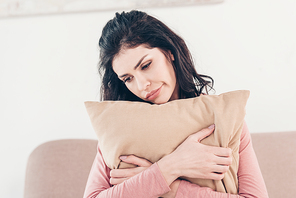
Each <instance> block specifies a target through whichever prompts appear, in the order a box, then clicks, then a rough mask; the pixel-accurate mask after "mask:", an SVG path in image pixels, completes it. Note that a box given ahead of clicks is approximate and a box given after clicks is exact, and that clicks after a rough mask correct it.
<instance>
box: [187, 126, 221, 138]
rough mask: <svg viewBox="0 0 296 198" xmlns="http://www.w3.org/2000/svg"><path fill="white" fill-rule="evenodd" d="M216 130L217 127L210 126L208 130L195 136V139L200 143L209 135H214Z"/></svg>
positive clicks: (203, 130) (201, 131) (205, 129)
mask: <svg viewBox="0 0 296 198" xmlns="http://www.w3.org/2000/svg"><path fill="white" fill-rule="evenodd" d="M214 130H215V125H214V124H212V125H211V126H209V127H208V128H204V129H202V130H200V131H198V132H196V133H195V134H193V135H192V136H193V138H194V139H195V140H196V141H198V142H200V141H202V140H203V139H204V138H206V137H208V136H209V135H211V134H212V133H213V131H214Z"/></svg>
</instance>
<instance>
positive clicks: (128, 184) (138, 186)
mask: <svg viewBox="0 0 296 198" xmlns="http://www.w3.org/2000/svg"><path fill="white" fill-rule="evenodd" d="M99 46H100V65H99V66H100V72H101V75H102V77H103V79H102V87H101V94H102V95H101V96H102V99H103V100H128V101H143V102H149V103H152V104H164V103H166V102H168V101H172V100H176V99H182V98H192V97H198V96H199V95H201V94H207V93H208V90H209V89H212V85H213V80H212V78H211V77H209V76H205V75H200V74H197V72H196V71H195V69H194V65H193V62H192V58H191V55H190V52H189V50H188V48H187V46H186V44H185V42H184V40H183V39H182V38H180V37H179V36H178V35H176V34H175V33H174V32H173V31H171V30H170V29H169V28H168V27H167V26H166V25H164V24H163V23H162V22H160V21H159V20H157V19H155V18H154V17H151V16H149V15H147V14H146V13H144V12H139V11H131V12H128V13H125V12H123V13H121V14H118V13H117V14H116V16H115V17H114V18H113V19H112V20H110V21H109V22H108V23H107V24H106V26H105V27H104V29H103V31H102V36H101V38H100V41H99ZM128 113H129V112H127V116H128ZM214 128H215V126H214V125H212V126H209V127H208V128H206V129H203V130H201V131H199V132H197V133H195V134H193V135H191V136H189V137H188V138H187V139H186V140H185V141H184V142H183V143H182V144H181V145H180V146H179V147H178V148H177V149H176V150H175V151H174V152H172V153H171V154H169V155H167V156H165V157H164V158H162V159H161V160H159V161H158V162H156V163H154V164H152V163H151V162H149V161H147V160H145V159H142V158H138V157H136V156H133V155H130V156H121V157H120V159H121V160H122V161H124V162H126V163H131V164H135V165H137V167H136V168H130V169H115V170H110V169H109V168H108V167H107V166H106V164H105V163H104V160H103V158H102V154H101V152H100V148H99V147H98V153H97V156H96V159H95V161H94V164H93V166H92V169H91V172H90V175H89V179H88V182H87V186H86V190H85V195H84V197H87V198H89V197H192V198H194V197H196V198H197V197H260V198H263V197H268V195H267V191H266V187H265V184H264V181H263V178H262V175H261V172H260V169H259V166H258V163H257V159H256V156H255V154H254V151H253V149H252V145H251V139H250V134H249V131H248V129H247V126H246V125H245V126H244V128H243V132H242V135H241V143H240V150H239V159H240V161H239V164H240V165H239V170H238V181H239V192H238V195H231V194H227V193H220V192H215V191H213V190H212V189H210V188H207V187H200V186H198V185H196V184H192V183H190V182H188V181H185V180H180V179H178V178H179V177H180V176H185V177H186V176H187V177H192V178H204V179H213V180H221V179H222V178H223V177H224V173H225V172H227V170H228V168H229V165H230V164H231V157H230V154H231V150H230V149H229V148H220V147H211V146H206V145H202V144H201V143H199V141H200V140H202V139H203V138H205V137H207V136H208V135H210V134H211V133H212V132H213V131H214Z"/></svg>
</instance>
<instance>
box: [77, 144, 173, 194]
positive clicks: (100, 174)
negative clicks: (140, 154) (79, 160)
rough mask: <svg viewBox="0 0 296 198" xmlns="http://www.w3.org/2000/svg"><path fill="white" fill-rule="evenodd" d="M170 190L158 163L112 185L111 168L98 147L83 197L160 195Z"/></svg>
mask: <svg viewBox="0 0 296 198" xmlns="http://www.w3.org/2000/svg"><path fill="white" fill-rule="evenodd" d="M170 190H171V189H170V187H169V186H168V185H167V183H166V181H165V179H164V178H163V176H162V174H161V172H160V169H159V168H158V165H157V164H156V163H155V164H153V165H152V166H150V167H149V168H148V169H146V170H145V171H143V172H141V173H139V174H138V175H135V176H134V177H132V178H130V179H128V180H126V181H124V182H123V183H121V184H118V185H115V186H112V185H111V184H110V169H109V168H108V167H107V166H106V164H105V162H104V160H103V157H102V154H101V151H100V149H99V148H98V152H97V155H96V158H95V161H94V163H93V165H92V168H91V171H90V174H89V178H88V181H87V184H86V189H85V192H84V196H83V197H84V198H102V197H105V198H106V197H118V198H119V197H120V198H125V197H126V198H131V197H135V198H136V197H141V198H145V197H160V196H161V195H163V194H165V193H167V192H169V191H170Z"/></svg>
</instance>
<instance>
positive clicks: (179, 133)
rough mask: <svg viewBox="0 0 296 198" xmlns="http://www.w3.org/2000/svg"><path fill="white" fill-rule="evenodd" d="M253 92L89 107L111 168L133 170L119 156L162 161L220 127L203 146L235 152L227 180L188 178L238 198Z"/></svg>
mask: <svg viewBox="0 0 296 198" xmlns="http://www.w3.org/2000/svg"><path fill="white" fill-rule="evenodd" d="M248 97H249V91H246V90H241V91H232V92H228V93H223V94H221V95H202V96H199V97H196V98H190V99H181V100H174V101H171V102H168V103H165V104H161V105H156V104H153V105H151V104H148V103H144V102H129V101H103V102H85V106H86V109H87V112H88V114H89V117H90V120H91V122H92V125H93V128H94V130H95V132H96V134H97V136H98V141H99V142H98V143H99V146H100V149H101V151H102V155H103V158H104V160H105V163H106V165H107V166H108V167H109V168H111V169H116V168H126V167H130V166H129V165H128V164H126V163H123V162H121V161H120V159H119V156H121V155H130V154H134V155H136V156H138V157H142V158H146V159H148V160H149V161H151V162H153V163H154V162H157V161H158V160H159V159H161V158H162V157H163V156H165V155H168V154H170V153H171V152H172V151H174V149H175V148H176V147H177V146H178V145H179V144H181V143H182V142H183V141H184V140H185V139H186V137H188V136H189V135H190V134H192V133H195V132H197V131H199V130H201V129H203V128H205V127H208V126H210V125H211V124H213V123H214V124H215V131H214V133H213V134H211V135H210V136H209V137H207V138H206V139H204V140H202V143H203V144H206V145H212V146H219V147H229V148H231V149H232V151H233V152H232V159H233V160H232V165H231V166H230V169H229V171H228V172H227V173H226V174H225V177H224V179H223V181H214V180H206V179H197V178H185V179H187V180H189V181H190V182H192V183H196V184H198V185H200V186H207V187H210V188H212V189H213V190H216V191H219V192H228V193H232V194H237V189H238V181H237V171H238V162H239V154H238V151H239V143H240V141H239V140H240V134H241V131H242V127H243V124H244V116H245V105H246V102H247V99H248Z"/></svg>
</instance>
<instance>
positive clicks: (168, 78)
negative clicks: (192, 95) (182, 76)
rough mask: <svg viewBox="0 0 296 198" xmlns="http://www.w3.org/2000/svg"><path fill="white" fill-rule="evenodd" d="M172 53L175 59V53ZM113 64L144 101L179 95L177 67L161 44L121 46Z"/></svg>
mask: <svg viewBox="0 0 296 198" xmlns="http://www.w3.org/2000/svg"><path fill="white" fill-rule="evenodd" d="M169 55H170V58H171V60H172V61H173V60H174V57H173V55H172V54H171V53H170V52H169ZM112 67H113V70H114V72H115V73H116V74H117V76H118V78H119V79H120V80H122V81H123V82H124V83H125V85H126V87H127V88H128V89H129V90H130V91H131V92H132V93H133V94H135V95H136V96H138V97H139V98H141V99H143V100H145V101H149V102H152V103H155V104H163V103H166V102H168V101H170V100H175V99H178V88H177V87H178V86H177V85H176V75H175V71H174V68H173V66H172V63H171V61H170V60H168V59H167V57H166V56H165V55H164V53H163V52H162V51H161V50H160V49H158V48H147V47H145V45H140V46H138V47H135V48H128V49H122V50H121V51H120V52H119V53H118V54H117V55H116V56H115V57H114V59H113V62H112Z"/></svg>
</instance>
